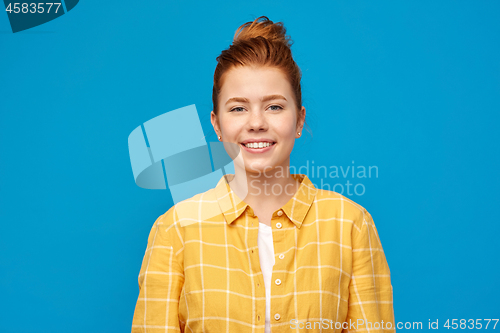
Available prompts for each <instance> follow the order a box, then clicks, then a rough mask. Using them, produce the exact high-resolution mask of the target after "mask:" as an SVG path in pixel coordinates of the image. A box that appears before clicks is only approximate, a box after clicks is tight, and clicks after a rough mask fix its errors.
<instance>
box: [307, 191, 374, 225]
mask: <svg viewBox="0 0 500 333" xmlns="http://www.w3.org/2000/svg"><path fill="white" fill-rule="evenodd" d="M317 190H318V191H317V193H316V198H315V204H316V205H317V207H318V214H319V215H320V216H319V217H320V218H321V215H330V216H331V215H332V214H333V215H335V216H337V217H338V218H341V219H343V220H347V221H349V222H353V224H354V225H355V226H357V227H359V228H361V226H362V224H363V223H364V221H368V220H371V216H370V213H368V211H367V210H366V208H365V207H363V206H362V205H360V204H358V203H357V202H355V201H353V200H352V199H349V198H347V197H346V196H344V195H342V194H340V193H338V192H334V191H329V190H323V189H317Z"/></svg>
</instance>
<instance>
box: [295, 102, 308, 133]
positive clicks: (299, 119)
mask: <svg viewBox="0 0 500 333" xmlns="http://www.w3.org/2000/svg"><path fill="white" fill-rule="evenodd" d="M305 121H306V108H305V107H303V106H302V108H301V109H300V111H299V114H298V117H297V131H296V132H300V133H301V134H302V130H303V128H304V123H305ZM301 136H302V135H300V136H299V135H298V134H297V133H295V137H296V138H300V137H301Z"/></svg>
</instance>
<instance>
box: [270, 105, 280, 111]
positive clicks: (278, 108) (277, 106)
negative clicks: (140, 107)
mask: <svg viewBox="0 0 500 333" xmlns="http://www.w3.org/2000/svg"><path fill="white" fill-rule="evenodd" d="M269 108H271V111H279V110H283V108H282V107H281V106H279V105H271V106H270V107H269ZM272 108H276V109H272Z"/></svg>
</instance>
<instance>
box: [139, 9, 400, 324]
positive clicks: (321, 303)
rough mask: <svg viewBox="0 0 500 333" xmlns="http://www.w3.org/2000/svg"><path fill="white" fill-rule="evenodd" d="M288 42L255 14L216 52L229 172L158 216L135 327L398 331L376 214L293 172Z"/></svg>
mask: <svg viewBox="0 0 500 333" xmlns="http://www.w3.org/2000/svg"><path fill="white" fill-rule="evenodd" d="M290 46H291V41H290V39H289V37H288V36H287V35H286V30H285V28H284V27H283V24H282V23H279V22H278V23H273V22H272V21H270V20H269V19H268V18H267V17H265V16H262V17H259V18H258V19H256V20H254V21H252V22H247V23H245V24H243V25H242V26H240V27H239V28H238V30H237V31H236V33H235V37H234V41H233V44H232V45H231V46H230V47H229V48H228V49H227V50H224V51H222V53H221V55H220V56H219V57H218V58H217V62H218V63H217V67H216V69H215V74H214V88H213V104H214V108H213V111H212V113H211V122H212V125H213V127H214V130H215V132H216V133H217V136H218V138H219V140H220V141H222V142H224V145H225V147H226V150H227V151H228V153H229V155H231V156H232V157H233V156H234V165H235V174H234V175H226V176H224V177H222V178H221V179H220V181H219V183H218V184H217V185H216V187H215V188H213V189H210V190H209V191H207V192H204V193H200V194H198V195H196V196H194V197H192V198H190V199H188V200H184V201H182V202H180V203H178V204H176V205H175V206H173V207H172V208H170V209H169V210H168V211H167V212H166V213H165V214H163V215H162V216H160V217H159V218H158V219H157V220H156V222H155V224H154V226H153V228H152V230H151V233H150V235H149V239H148V247H147V249H146V253H145V256H144V260H143V263H142V267H141V271H140V273H139V287H140V294H139V298H138V300H137V305H136V309H135V313H134V319H133V324H132V332H178V331H181V332H264V333H267V332H289V331H290V330H291V329H298V330H299V331H302V330H307V331H311V330H312V331H314V332H316V331H317V332H320V331H321V330H323V329H332V330H334V331H337V332H341V331H348V330H349V331H358V330H360V331H365V330H368V331H370V332H371V331H382V330H383V331H394V314H393V305H392V298H393V297H392V286H391V280H390V271H389V266H388V264H387V261H386V258H385V255H384V251H383V249H382V245H381V243H380V238H379V236H378V232H377V229H376V227H375V224H374V222H373V219H372V217H371V215H370V214H369V213H368V211H367V210H366V209H364V208H363V207H362V206H360V205H358V204H356V203H355V202H353V201H351V200H350V199H348V198H346V197H344V196H342V195H341V194H339V193H336V192H333V191H325V190H319V189H317V188H315V187H314V185H313V184H312V183H311V181H310V180H309V178H308V177H307V175H304V174H292V173H290V154H291V152H292V150H293V146H294V143H295V140H296V139H298V138H300V137H301V132H302V128H303V126H304V123H305V117H306V109H305V107H304V106H302V102H301V87H300V80H301V73H300V69H299V67H298V66H297V64H296V63H295V61H294V60H293V57H292V53H291V50H290ZM226 145H227V146H226ZM234 147H237V148H238V151H237V152H236V153H235V152H234ZM311 322H315V323H327V324H328V327H325V326H324V325H318V327H317V326H316V325H314V327H309V326H306V325H305V323H311ZM353 325H354V326H353Z"/></svg>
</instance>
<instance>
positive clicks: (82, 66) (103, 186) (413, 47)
mask: <svg viewBox="0 0 500 333" xmlns="http://www.w3.org/2000/svg"><path fill="white" fill-rule="evenodd" d="M499 14H500V3H499V2H498V1H418V2H410V1H384V2H383V3H381V2H374V1H333V2H330V1H328V2H327V1H324V2H314V1H306V2H304V1H295V2H292V1H286V2H285V1H276V2H274V3H273V4H270V3H269V2H268V1H252V2H248V4H242V3H238V4H236V3H235V2H227V3H219V2H198V3H196V4H193V3H190V4H181V3H180V2H178V1H176V2H174V1H164V0H161V1H160V0H153V1H147V2H135V1H128V2H127V1H122V2H120V3H119V4H118V3H117V2H106V1H95V0H87V1H80V3H79V4H78V5H77V6H76V7H75V8H74V9H73V10H72V11H71V12H69V13H68V14H66V15H63V16H62V17H60V18H58V19H56V20H54V21H51V22H48V23H46V24H44V25H41V26H39V27H36V28H33V29H30V30H27V31H25V32H20V33H17V34H13V33H12V32H11V30H10V26H9V22H8V18H7V14H6V13H5V12H4V13H3V14H1V13H0V54H1V56H0V75H1V81H0V84H1V86H0V111H1V118H0V225H1V231H0V270H1V271H0V286H1V287H0V288H1V289H0V293H1V295H2V296H1V299H2V301H1V303H0V314H1V315H0V316H1V319H2V320H1V321H2V328H1V331H2V332H74V333H77V332H127V331H130V328H131V323H132V316H133V312H134V308H135V302H136V299H137V296H138V292H139V290H138V283H137V277H138V273H139V269H140V265H141V261H142V258H143V255H144V251H145V249H146V245H147V236H148V233H149V231H150V228H151V226H152V225H153V223H154V221H155V220H156V218H157V217H158V216H159V215H161V214H163V213H164V212H165V211H166V210H167V209H168V208H169V207H170V206H171V205H172V199H171V197H170V195H169V193H168V191H161V190H145V189H142V188H139V187H138V186H137V185H135V183H134V179H133V175H132V170H131V166H130V159H129V155H128V147H127V137H128V135H129V133H130V132H131V131H132V130H133V129H134V128H136V127H137V126H139V125H140V124H142V123H143V122H145V121H147V120H149V119H151V118H153V117H155V116H157V115H160V114H162V113H165V112H167V111H170V110H173V109H177V108H180V107H183V106H186V105H190V104H196V106H197V108H198V113H199V115H200V118H201V120H202V125H203V129H204V131H205V133H206V134H207V139H208V140H211V141H215V140H216V137H215V135H214V134H213V130H212V128H211V125H210V122H209V119H210V118H209V113H210V111H211V106H212V104H211V91H212V82H213V72H214V69H215V65H216V62H215V58H216V56H217V55H218V54H219V53H220V51H221V50H223V49H225V48H226V47H228V46H229V45H230V43H231V41H232V37H233V33H234V32H235V30H236V29H237V28H238V26H240V25H241V24H243V23H244V22H247V21H250V20H253V19H254V18H256V17H258V16H260V15H267V16H268V17H269V18H270V19H271V20H273V21H283V22H284V24H285V26H286V27H287V28H288V32H289V33H290V35H291V37H292V39H293V40H294V41H295V44H294V46H293V48H292V50H293V52H294V56H295V58H296V61H297V62H298V64H299V66H300V67H301V69H302V72H303V100H304V105H305V107H306V109H307V112H308V123H309V125H310V128H311V131H312V133H313V135H312V136H311V135H310V134H307V133H306V135H305V136H303V137H302V138H301V139H300V140H298V141H297V143H296V147H295V150H294V153H293V158H292V161H293V164H294V165H301V164H305V163H306V160H309V161H312V160H314V163H315V165H326V166H330V165H336V166H344V167H347V166H349V165H352V164H353V163H352V161H354V164H355V165H364V166H374V165H375V166H378V169H379V175H378V178H375V177H373V176H372V178H370V179H363V180H362V182H363V184H364V185H365V186H366V193H365V194H364V195H362V196H356V195H354V196H351V197H350V198H351V199H353V200H354V201H356V202H358V203H359V204H361V205H363V206H364V207H365V208H366V209H368V211H369V212H370V213H371V214H372V216H373V217H374V220H375V223H376V225H377V228H378V231H379V233H380V237H381V240H382V244H383V246H384V250H385V253H386V256H387V260H388V262H389V266H390V269H391V274H392V284H393V288H394V309H395V316H396V321H401V322H405V321H421V322H423V324H424V327H426V326H427V323H428V319H432V320H435V319H437V318H439V320H440V326H442V322H441V321H442V320H443V321H444V320H445V319H446V318H459V319H460V318H465V319H470V318H472V319H477V318H499V317H500V312H499V307H498V303H497V302H498V299H499V298H500V290H499V287H498V276H499V259H498V253H499V251H500V246H499V241H498V234H499V231H500V227H499V222H498V221H499V220H498V205H499V194H498V189H499V185H500V177H499V174H498V170H499V166H500V163H499V162H500V160H499V142H500V140H499V139H500V135H499V131H498V124H499V120H500V117H499V111H500V98H499V96H500V61H499V59H500V52H499V51H500V17H499V16H500V15H499ZM170 144H175V143H170ZM310 163H311V162H310ZM313 181H314V179H313ZM329 181H331V182H332V183H336V182H337V181H341V182H345V179H340V180H335V179H330V180H329ZM353 181H354V182H359V181H361V180H360V179H353ZM440 329H443V328H440ZM490 329H491V326H490ZM497 329H500V325H498V326H497Z"/></svg>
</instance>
